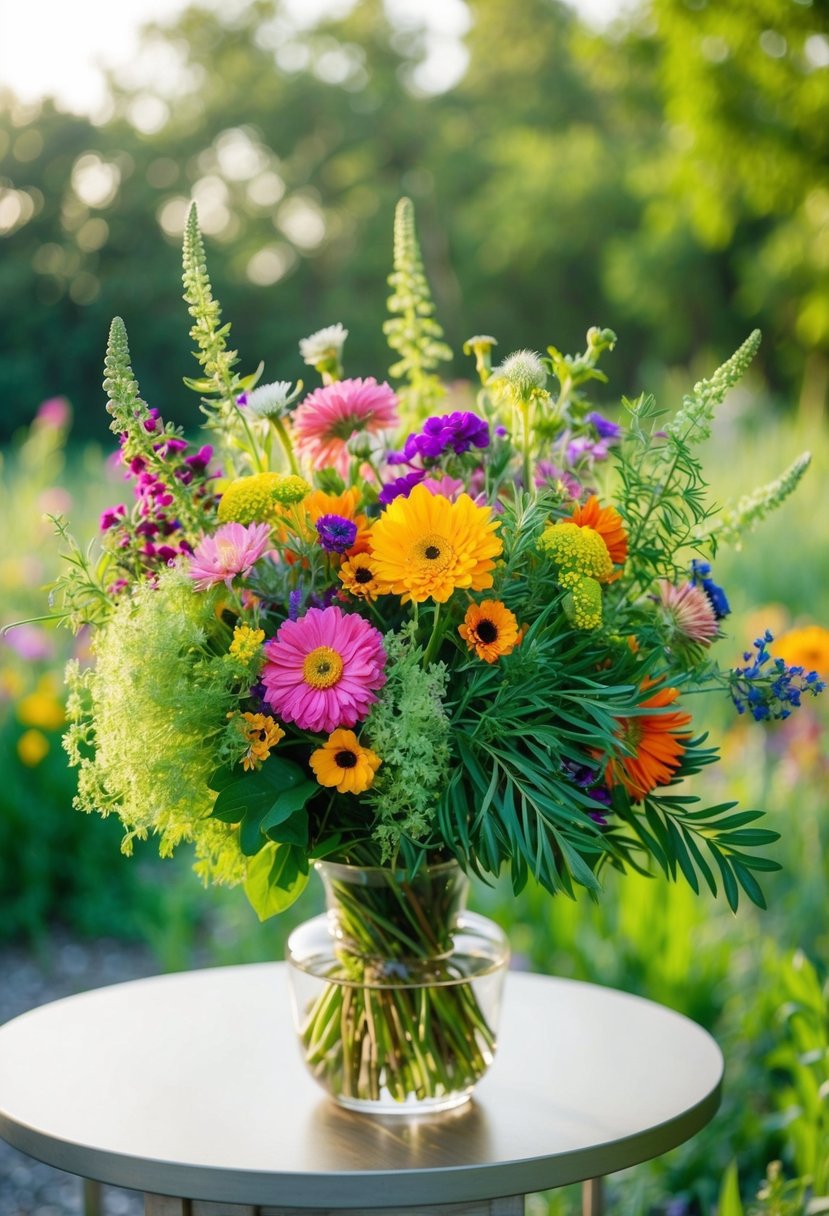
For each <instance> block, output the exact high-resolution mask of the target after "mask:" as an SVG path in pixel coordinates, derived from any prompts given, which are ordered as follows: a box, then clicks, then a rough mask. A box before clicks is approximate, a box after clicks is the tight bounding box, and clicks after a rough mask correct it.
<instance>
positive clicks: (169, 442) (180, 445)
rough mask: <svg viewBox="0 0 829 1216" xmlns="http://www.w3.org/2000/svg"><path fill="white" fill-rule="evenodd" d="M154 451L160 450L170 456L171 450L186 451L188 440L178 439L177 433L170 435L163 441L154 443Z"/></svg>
mask: <svg viewBox="0 0 829 1216" xmlns="http://www.w3.org/2000/svg"><path fill="white" fill-rule="evenodd" d="M153 451H154V452H160V453H161V455H162V456H169V455H170V453H171V452H186V451H187V440H186V439H177V438H176V436H175V435H170V437H169V438H168V439H164V440H162V442H161V443H154V444H153Z"/></svg>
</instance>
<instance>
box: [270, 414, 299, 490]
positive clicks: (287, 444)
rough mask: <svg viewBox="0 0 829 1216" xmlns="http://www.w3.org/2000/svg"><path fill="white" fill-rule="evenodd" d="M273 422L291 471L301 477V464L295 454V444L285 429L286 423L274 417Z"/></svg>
mask: <svg viewBox="0 0 829 1216" xmlns="http://www.w3.org/2000/svg"><path fill="white" fill-rule="evenodd" d="M271 422H272V423H273V428H274V430H275V431H276V433H277V435H278V436H279V442H280V443H281V444H282V450H283V451H284V453H285V455H286V456H287V458H288V465H289V466H290V469H291V472H292V473H293V474H294V476H295V477H299V475H300V473H299V465H298V464H297V461H296V456H295V455H294V448H293V444H292V443H291V440H290V436H289V435H288V432H287V431H286V429H285V423H284V422H283V420H282V419H281V418H272V419H271Z"/></svg>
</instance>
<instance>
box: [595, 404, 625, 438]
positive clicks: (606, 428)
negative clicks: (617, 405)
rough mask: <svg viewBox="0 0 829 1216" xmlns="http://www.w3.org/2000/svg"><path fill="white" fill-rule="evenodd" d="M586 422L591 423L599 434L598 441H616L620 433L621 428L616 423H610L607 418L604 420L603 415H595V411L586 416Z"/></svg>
mask: <svg viewBox="0 0 829 1216" xmlns="http://www.w3.org/2000/svg"><path fill="white" fill-rule="evenodd" d="M587 421H588V422H592V423H593V426H594V427H595V428H596V430H597V431H598V433H599V438H600V439H618V438H619V436H620V435H621V433H622V428H621V427H620V426H619V423H618V422H611V421H610V419H609V418H605V416H604V415H603V414H599V413H597V412H596V410H593V411H592V413H590V414H588V415H587Z"/></svg>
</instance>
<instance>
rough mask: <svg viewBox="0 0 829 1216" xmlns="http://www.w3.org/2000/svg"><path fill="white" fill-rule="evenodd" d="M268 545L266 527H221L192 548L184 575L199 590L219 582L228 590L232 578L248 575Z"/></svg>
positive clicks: (249, 525)
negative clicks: (192, 551)
mask: <svg viewBox="0 0 829 1216" xmlns="http://www.w3.org/2000/svg"><path fill="white" fill-rule="evenodd" d="M271 546H272V541H271V529H270V525H269V524H248V525H247V526H245V525H244V524H236V523H231V524H222V526H221V528H217V529H216V531H215V532H214V533H213V535H212V536H203V537H202V539H201V540H200V541H199V543H198V544H197V545H196V548H195V551H194V553H193V556H192V557H191V559H190V566H189V569H188V574H189V575H190V577H191V578H192V580H193V583H194V585H195V586H196V588H197V589H198V590H199V591H207V589H208V588H209V587H215V586H216V584H217V583H222V582H224V583H225V584H226V585H227V586H228V587H230V585H231V583H232V582H233V580H234V578H235V577H236V575H237V574H247V573H249V571H250V570H251V569H252V568H253V566H254V565H255V564H256V562H258V561H259V558H260V557H261V556H262V554H263V553H265V552H266V551H267V550H268V549H270V548H271Z"/></svg>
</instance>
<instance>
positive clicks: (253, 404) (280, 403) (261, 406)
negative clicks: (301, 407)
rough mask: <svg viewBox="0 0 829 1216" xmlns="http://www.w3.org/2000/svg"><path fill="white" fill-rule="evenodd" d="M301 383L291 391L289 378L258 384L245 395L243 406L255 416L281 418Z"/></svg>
mask: <svg viewBox="0 0 829 1216" xmlns="http://www.w3.org/2000/svg"><path fill="white" fill-rule="evenodd" d="M300 389H301V385H298V386H297V388H296V389H295V390H294V392H293V393H292V392H291V381H290V380H274V382H273V384H260V386H259V388H255V389H253V390H252V392H250V393H248V394H247V395H246V397H245V408H246V409H248V410H250V412H251V414H254V415H255V416H256V417H257V418H281V417H282V415H283V414H284V413H285V412H286V410H287V409H288V406H289V405H290V404H291V402H292V401H293V400H294V399H295V398H296V397H297V396H298V394H299V392H300Z"/></svg>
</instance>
